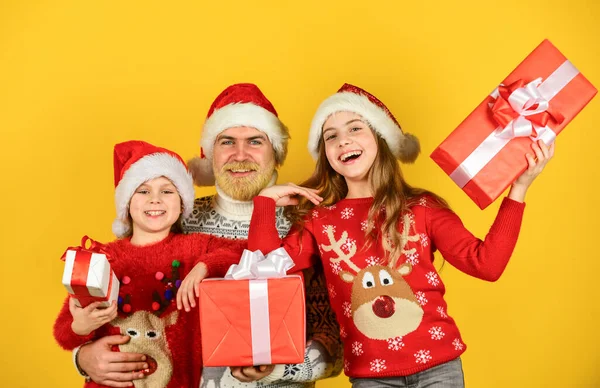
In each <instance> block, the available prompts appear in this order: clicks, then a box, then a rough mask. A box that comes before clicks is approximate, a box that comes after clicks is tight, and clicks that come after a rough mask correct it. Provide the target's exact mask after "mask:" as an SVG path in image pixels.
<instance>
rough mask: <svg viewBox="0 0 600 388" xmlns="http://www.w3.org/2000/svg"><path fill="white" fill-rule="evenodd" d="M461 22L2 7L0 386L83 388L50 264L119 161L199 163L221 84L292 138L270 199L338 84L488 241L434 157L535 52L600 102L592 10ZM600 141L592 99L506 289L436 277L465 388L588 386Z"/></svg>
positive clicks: (561, 9)
mask: <svg viewBox="0 0 600 388" xmlns="http://www.w3.org/2000/svg"><path fill="white" fill-rule="evenodd" d="M218 3H222V4H218ZM456 3H457V2H451V1H443V2H442V1H440V2H437V1H423V2H419V1H410V2H408V1H355V0H352V1H350V0H336V1H323V0H320V1H312V0H309V1H299V2H289V1H277V2H276V1H272V2H267V1H243V2H242V1H240V2H237V3H236V2H233V1H223V2H217V1H214V2H207V1H194V2H189V3H184V2H179V1H171V2H167V1H141V2H113V1H73V2H67V1H62V0H61V1H59V0H55V1H18V0H15V1H6V0H3V1H0V129H1V131H2V132H1V133H2V136H1V145H2V151H1V152H0V165H1V166H2V176H1V178H0V179H1V181H2V183H1V185H2V189H1V192H2V201H1V203H2V208H3V222H2V226H1V227H2V233H1V234H0V235H1V236H2V243H1V244H0V256H1V257H2V263H3V271H4V273H3V275H2V278H3V279H2V281H1V282H0V284H1V287H2V298H1V299H2V319H1V320H0V322H1V323H0V324H1V325H2V335H1V336H0V338H2V339H1V343H0V345H1V346H0V348H1V349H2V350H1V360H0V371H1V372H0V385H1V386H4V387H35V386H50V387H77V386H80V384H81V378H79V377H78V376H76V375H75V373H74V370H73V367H72V364H71V360H70V354H69V353H67V352H64V351H62V350H61V349H59V347H58V346H57V345H56V344H55V343H54V340H53V337H52V333H51V328H52V324H53V321H54V319H55V316H56V314H57V312H58V310H59V307H60V305H61V303H62V300H63V297H64V296H65V290H64V288H63V286H62V285H61V284H60V278H61V274H62V269H63V266H62V263H61V262H60V261H59V257H60V255H61V254H62V252H63V250H64V248H65V247H67V246H69V245H74V244H77V243H78V242H79V239H80V237H81V236H82V235H83V234H88V235H90V236H93V237H94V238H96V239H98V240H105V241H106V240H110V239H112V234H111V231H110V225H111V222H112V220H113V216H114V205H113V189H114V187H113V171H112V146H113V144H115V143H116V142H119V141H124V140H129V139H143V140H146V141H149V142H151V143H155V144H159V145H162V146H165V147H167V148H170V149H173V150H176V151H178V152H179V153H180V154H181V155H182V156H183V157H184V158H185V159H188V158H190V157H192V156H194V155H195V154H197V153H198V150H199V146H198V141H199V138H200V128H201V125H202V122H203V120H204V117H205V114H206V112H207V110H208V107H209V106H210V103H211V102H212V100H213V98H214V97H215V96H216V95H217V94H218V93H219V92H220V91H221V90H222V89H223V88H224V87H225V86H227V85H229V84H232V83H235V82H254V83H257V84H258V85H260V87H261V88H262V89H263V91H264V92H265V93H266V95H267V96H268V97H269V98H270V99H271V100H272V101H273V103H274V104H275V106H276V108H277V109H278V111H279V114H280V117H281V118H282V120H283V121H284V122H285V123H287V124H288V125H289V127H290V129H291V134H292V137H293V140H292V141H291V149H290V153H289V157H288V160H287V163H286V164H285V166H284V167H283V169H282V170H281V174H280V182H285V181H296V182H298V181H300V180H302V179H304V178H306V177H307V176H308V175H309V173H310V172H311V171H312V166H313V162H312V160H311V159H310V157H309V154H308V152H307V150H306V141H307V128H308V126H309V123H310V120H311V118H312V114H313V113H314V111H315V109H316V108H317V106H318V104H319V103H320V101H321V100H322V99H324V98H325V97H326V96H328V95H330V94H331V93H333V92H335V91H336V90H337V88H338V87H339V86H341V84H342V83H344V82H346V81H347V82H351V83H354V84H356V85H359V86H362V87H364V88H366V89H367V90H369V91H371V92H373V93H374V94H375V95H377V96H378V97H380V98H381V99H382V100H383V101H384V102H385V103H386V104H387V105H388V106H389V107H390V109H391V110H392V111H393V112H394V114H395V115H396V116H397V118H398V120H399V121H400V122H401V124H402V125H403V127H404V128H405V129H406V130H407V131H409V132H411V133H414V134H416V135H417V136H418V137H419V138H420V140H421V144H422V148H423V155H422V156H421V157H420V159H419V160H418V161H417V163H416V164H415V165H414V166H410V167H407V168H405V172H406V175H407V178H408V181H409V182H411V183H413V184H415V185H417V186H423V187H426V188H428V189H431V190H433V191H435V192H437V193H440V194H441V195H443V196H444V197H445V198H446V199H448V200H449V202H450V203H451V205H452V206H453V208H454V209H455V210H456V211H457V212H458V213H459V214H460V215H461V217H462V219H463V220H464V222H465V224H466V225H467V226H468V227H469V228H470V229H471V230H472V231H473V232H474V233H475V234H477V235H479V236H483V235H484V234H485V232H486V231H487V228H488V227H489V225H490V224H491V223H492V221H493V218H494V216H495V213H496V210H497V208H498V204H499V201H497V202H496V203H494V204H493V205H492V206H490V207H489V208H488V209H487V210H485V211H480V210H479V209H478V208H477V207H476V206H475V205H474V204H473V203H472V202H471V201H470V200H469V199H468V197H467V196H466V195H465V194H464V193H463V192H461V191H460V190H459V189H458V188H457V187H456V186H455V185H454V184H453V183H452V182H451V181H450V179H449V178H448V177H447V176H445V175H444V174H443V172H442V171H441V170H440V169H439V168H438V167H437V166H436V165H435V164H434V163H433V162H432V161H431V160H430V159H429V158H428V155H429V154H430V153H431V151H432V150H433V149H434V148H435V146H437V145H438V144H439V143H440V142H441V141H442V140H443V139H444V138H445V137H446V135H447V134H448V133H449V132H450V131H452V129H453V128H454V127H455V126H456V125H457V124H459V123H460V121H462V119H463V118H464V117H465V116H466V115H467V114H468V113H470V111H471V110H472V109H473V108H474V107H475V106H476V104H478V103H479V102H480V101H481V100H482V99H483V98H484V97H485V96H486V94H487V93H489V92H490V91H491V90H492V89H493V88H494V87H495V86H496V85H497V83H499V82H500V81H501V80H502V79H503V78H504V76H506V75H507V74H508V73H509V72H510V71H511V70H512V69H513V68H514V67H515V66H516V65H517V64H518V63H519V62H520V61H521V60H522V59H523V58H524V57H525V56H526V55H527V54H528V53H529V52H530V51H531V50H532V49H533V48H534V47H535V46H537V44H539V43H540V42H541V41H542V39H544V38H549V39H550V40H551V41H552V42H553V43H554V44H555V45H556V46H557V47H558V48H559V49H561V50H562V51H563V53H564V54H565V55H566V56H567V57H569V58H570V59H571V60H572V61H573V62H574V64H575V65H576V66H577V67H578V68H579V69H580V70H581V71H582V72H583V73H584V74H585V75H586V76H587V77H588V79H590V80H591V81H592V82H593V83H595V84H596V86H600V43H599V38H600V34H599V32H600V27H598V25H599V23H598V20H600V5H599V3H598V2H596V1H595V0H587V1H586V0H571V1H564V0H563V1H556V0H550V1H527V0H521V1H517V0H504V1H496V2H482V1H480V0H474V1H463V2H462V3H461V2H458V3H460V4H456ZM599 122H600V99H599V98H596V99H595V100H593V101H592V102H591V103H590V105H588V107H587V108H586V109H585V110H584V111H583V112H582V113H581V114H580V115H579V116H578V117H577V118H576V119H575V120H574V121H573V122H572V123H571V124H570V125H569V127H568V128H567V129H566V130H565V132H563V134H561V135H560V137H559V139H558V142H557V153H556V157H555V159H554V160H553V161H552V162H551V163H550V165H549V166H548V168H547V170H546V171H545V172H544V173H543V174H542V176H541V177H540V178H539V179H538V181H536V182H535V183H534V185H533V186H532V189H531V190H530V192H529V193H528V196H527V202H528V206H527V211H526V217H525V221H524V224H523V229H522V233H521V237H520V240H519V243H518V245H517V248H516V251H515V253H514V256H513V258H512V260H511V263H510V265H509V266H508V269H507V270H506V272H505V274H504V276H503V277H502V279H501V280H500V281H498V282H497V283H495V284H489V283H485V282H483V281H479V280H476V279H473V278H470V277H469V276H467V275H464V274H462V273H459V272H458V271H456V270H455V269H453V268H451V266H450V265H446V266H445V267H444V269H443V271H442V277H443V279H444V281H445V283H446V286H447V288H448V290H449V291H448V294H447V301H448V303H449V306H450V307H449V312H450V314H451V315H452V316H453V317H454V318H455V319H456V321H457V323H458V325H459V327H460V328H461V331H462V334H463V336H464V340H465V342H466V343H467V344H468V346H469V349H468V351H467V352H466V353H465V355H464V357H463V362H464V370H465V375H466V382H467V386H468V387H486V388H488V387H489V388H493V387H592V386H600V371H598V365H599V364H600V360H599V358H600V357H599V354H600V353H599V351H598V348H599V347H600V339H599V335H598V330H597V325H598V321H599V320H600V308H599V306H600V304H599V302H598V297H599V296H600V292H599V291H598V286H597V282H598V280H597V278H598V273H599V272H600V271H599V269H600V268H599V267H600V264H599V263H600V260H598V259H599V258H600V255H599V254H598V250H597V245H596V243H597V242H598V232H599V231H600V230H599V228H598V227H597V223H598V216H599V214H600V212H599V210H600V208H599V206H600V205H599V201H598V199H597V196H598V189H597V182H598V180H599V178H600V173H599V172H598V171H599V169H598V162H597V160H598V159H597V158H598V143H599V141H600V135H599V128H598V123H599ZM211 192H212V189H203V190H198V194H208V193H211ZM346 386H349V383H348V382H347V379H346V378H345V377H343V376H340V377H339V378H336V379H334V380H328V381H325V382H321V383H319V387H346Z"/></svg>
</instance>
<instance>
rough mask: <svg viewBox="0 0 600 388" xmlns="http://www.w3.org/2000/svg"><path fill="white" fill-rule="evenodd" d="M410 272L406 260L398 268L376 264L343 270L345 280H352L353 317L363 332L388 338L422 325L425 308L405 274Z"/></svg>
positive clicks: (398, 335)
mask: <svg viewBox="0 0 600 388" xmlns="http://www.w3.org/2000/svg"><path fill="white" fill-rule="evenodd" d="M410 272H411V267H410V264H403V265H402V266H400V268H398V269H395V270H394V269H391V268H389V267H385V266H382V265H374V266H370V267H367V268H365V269H363V270H361V271H360V272H358V274H356V275H353V274H352V273H350V272H341V273H340V276H341V278H342V279H343V280H344V281H345V282H348V283H352V319H353V320H354V324H355V325H356V327H357V328H358V330H360V332H361V333H363V334H364V335H366V336H367V337H369V338H371V339H380V340H386V339H389V338H395V337H402V336H404V335H406V334H408V333H410V332H412V331H414V330H416V329H417V327H419V324H420V323H421V320H422V318H423V309H422V308H421V305H420V304H419V302H418V301H417V298H416V297H415V295H414V294H413V292H412V290H411V289H410V287H409V286H408V284H407V283H406V281H405V280H404V278H403V277H402V276H403V275H408V274H409V273H410Z"/></svg>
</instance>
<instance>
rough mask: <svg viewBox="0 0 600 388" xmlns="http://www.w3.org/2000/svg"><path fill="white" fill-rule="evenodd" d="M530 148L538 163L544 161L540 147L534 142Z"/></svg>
mask: <svg viewBox="0 0 600 388" xmlns="http://www.w3.org/2000/svg"><path fill="white" fill-rule="evenodd" d="M531 148H532V149H533V152H534V153H535V158H536V159H537V160H538V161H544V154H543V153H542V150H541V149H540V146H539V145H538V144H537V143H536V142H533V143H531Z"/></svg>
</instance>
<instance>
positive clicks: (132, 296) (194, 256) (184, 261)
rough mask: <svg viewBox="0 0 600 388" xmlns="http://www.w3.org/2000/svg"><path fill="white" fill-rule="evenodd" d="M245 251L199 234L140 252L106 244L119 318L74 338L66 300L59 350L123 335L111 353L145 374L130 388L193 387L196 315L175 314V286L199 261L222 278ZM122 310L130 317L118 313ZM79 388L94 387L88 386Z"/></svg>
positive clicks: (241, 244) (57, 331) (124, 242)
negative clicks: (132, 360) (127, 356)
mask: <svg viewBox="0 0 600 388" xmlns="http://www.w3.org/2000/svg"><path fill="white" fill-rule="evenodd" d="M245 246H246V241H231V240H228V239H221V238H217V237H214V236H208V235H204V234H193V235H183V234H170V235H169V236H168V237H167V238H165V239H164V240H162V241H160V242H158V243H155V244H150V245H146V246H134V245H132V244H131V243H130V241H129V238H125V239H120V240H116V241H114V242H112V243H109V244H107V245H106V250H107V252H108V253H109V254H110V263H111V266H112V269H113V270H114V272H115V274H116V275H117V277H118V278H119V281H120V289H119V297H120V299H121V303H119V316H118V317H117V318H116V319H114V320H113V321H112V322H111V323H110V324H107V325H104V326H102V327H100V328H99V329H97V330H96V331H94V332H92V333H90V334H89V335H87V336H79V335H77V334H75V333H73V331H72V330H71V323H72V322H73V318H72V316H71V313H70V312H69V303H68V298H67V300H65V303H64V305H63V308H62V310H61V311H60V313H59V316H58V318H57V320H56V322H55V324H54V337H55V338H56V340H57V342H58V343H59V345H60V346H62V347H63V348H65V349H67V350H72V349H73V348H75V347H76V346H79V345H82V344H84V343H85V342H87V341H90V340H94V339H98V338H100V337H103V336H106V335H111V334H119V333H120V334H126V335H129V336H130V337H131V339H130V341H129V342H128V343H127V344H125V345H120V346H119V348H118V349H117V348H115V349H114V350H115V351H122V352H135V353H143V354H146V356H147V362H148V365H149V368H148V370H146V376H145V377H144V378H143V379H141V380H134V385H135V386H136V387H177V388H180V387H198V386H199V384H200V373H201V371H202V358H201V356H202V351H201V339H200V330H199V319H198V310H197V308H196V309H192V310H191V311H190V312H187V313H186V312H185V311H183V310H182V311H178V310H177V308H176V304H175V295H176V292H177V287H178V282H177V280H183V279H184V278H185V276H186V275H187V274H188V273H189V272H190V270H191V269H192V268H193V266H194V265H195V264H197V263H198V262H200V261H202V262H205V263H206V266H207V268H208V271H209V274H208V275H209V276H215V277H219V276H221V277H222V276H224V275H225V272H226V271H227V269H228V268H229V266H230V265H231V264H234V263H236V262H238V261H239V258H240V255H241V253H242V251H243V249H244V248H245ZM175 260H176V262H175V264H174V261H175ZM177 272H178V274H176V273H177ZM157 273H160V274H162V276H161V275H158V276H157ZM176 278H179V279H176ZM125 304H128V305H129V306H130V307H131V310H130V311H124V308H123V306H124V305H125ZM125 310H129V308H126V309H125ZM85 386H86V387H98V386H100V385H98V384H96V383H94V382H89V383H86V385H85Z"/></svg>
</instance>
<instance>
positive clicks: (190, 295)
mask: <svg viewBox="0 0 600 388" xmlns="http://www.w3.org/2000/svg"><path fill="white" fill-rule="evenodd" d="M187 296H188V301H189V303H190V307H192V308H194V307H196V298H194V287H193V286H192V287H189V289H188V292H187Z"/></svg>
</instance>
